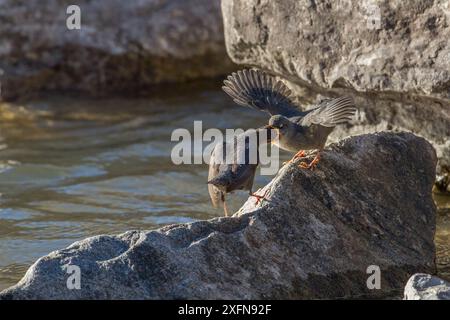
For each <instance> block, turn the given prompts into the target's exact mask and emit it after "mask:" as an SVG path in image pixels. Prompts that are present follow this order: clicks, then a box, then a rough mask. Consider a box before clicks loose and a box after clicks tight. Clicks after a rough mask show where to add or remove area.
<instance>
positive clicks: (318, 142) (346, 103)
mask: <svg viewBox="0 0 450 320" xmlns="http://www.w3.org/2000/svg"><path fill="white" fill-rule="evenodd" d="M222 89H223V90H224V91H225V92H226V93H227V94H228V95H229V96H230V97H231V98H233V100H234V102H236V103H237V104H239V105H242V106H246V107H251V108H254V109H257V110H260V111H264V112H267V113H269V114H270V115H271V118H270V119H269V125H268V126H267V128H274V129H276V130H277V133H278V139H277V141H278V142H277V145H278V146H279V147H280V148H281V149H284V150H287V151H291V152H297V153H296V154H295V156H294V158H293V159H296V158H299V157H303V156H304V155H305V152H304V150H313V149H317V150H318V152H317V153H316V156H315V158H314V160H313V161H311V163H309V164H306V163H305V162H302V163H300V166H301V167H303V168H311V169H313V168H314V167H315V166H316V165H317V163H318V162H319V159H320V152H321V151H322V149H323V148H324V146H325V143H326V141H327V138H328V135H329V134H330V133H331V131H333V129H334V127H335V126H337V125H339V124H343V123H346V122H348V121H349V120H351V119H352V117H353V116H354V114H355V113H356V108H355V105H354V102H353V100H352V99H351V98H349V97H340V98H336V99H328V100H325V101H322V102H321V103H319V105H317V106H316V107H315V108H313V109H310V110H307V111H301V110H299V109H297V106H296V105H295V104H294V103H293V102H292V100H291V98H290V94H291V91H290V90H289V89H288V88H287V87H286V85H285V84H284V83H283V82H281V81H277V80H276V79H275V78H274V77H272V76H269V75H268V74H267V73H265V72H263V71H261V70H241V71H238V72H235V73H232V74H231V75H230V76H228V79H227V80H225V81H224V86H223V87H222Z"/></svg>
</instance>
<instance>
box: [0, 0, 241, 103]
mask: <svg viewBox="0 0 450 320" xmlns="http://www.w3.org/2000/svg"><path fill="white" fill-rule="evenodd" d="M69 4H70V3H68V2H67V1H58V0H46V1H41V0H28V1H26V2H23V1H20V2H19V1H16V0H4V1H0V26H1V27H0V38H1V39H2V42H1V43H0V80H1V84H2V91H1V94H2V95H1V96H2V98H3V99H6V100H10V99H14V98H17V97H22V96H23V95H25V94H28V93H33V92H37V91H40V90H71V91H80V92H84V93H89V94H92V95H103V94H108V93H123V94H136V93H141V92H147V91H148V89H149V87H150V86H151V85H153V84H156V83H162V82H177V81H186V80H189V79H194V78H201V77H214V76H218V75H222V74H225V73H227V72H229V71H230V70H232V69H234V67H233V64H232V62H231V60H230V59H229V58H228V56H227V54H226V49H225V43H224V36H223V23H222V15H221V11H220V0H184V1H177V0H141V1H122V0H109V1H87V0H79V1H76V4H77V5H78V6H79V7H80V10H81V29H80V30H77V29H74V30H69V29H68V28H67V26H66V19H67V18H68V17H69V14H66V10H67V7H68V6H69ZM2 73H3V75H2Z"/></svg>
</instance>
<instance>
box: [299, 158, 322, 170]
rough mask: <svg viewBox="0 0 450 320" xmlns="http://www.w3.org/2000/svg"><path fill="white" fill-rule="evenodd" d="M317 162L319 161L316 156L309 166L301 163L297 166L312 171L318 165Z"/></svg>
mask: <svg viewBox="0 0 450 320" xmlns="http://www.w3.org/2000/svg"><path fill="white" fill-rule="evenodd" d="M319 160H320V156H319V155H316V156H315V158H314V159H313V160H312V161H311V162H310V163H309V164H308V163H306V162H304V161H302V162H300V164H299V165H298V166H299V167H300V168H303V169H310V170H311V171H312V170H314V169H315V168H316V166H317V164H318V163H319Z"/></svg>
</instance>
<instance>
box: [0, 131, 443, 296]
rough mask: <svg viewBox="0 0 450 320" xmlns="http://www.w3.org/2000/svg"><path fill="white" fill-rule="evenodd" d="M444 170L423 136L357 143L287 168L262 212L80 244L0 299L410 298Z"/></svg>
mask: <svg viewBox="0 0 450 320" xmlns="http://www.w3.org/2000/svg"><path fill="white" fill-rule="evenodd" d="M311 159H312V156H310V160H311ZM435 167H436V155H435V151H434V149H433V148H432V146H431V145H430V144H429V143H428V142H426V140H425V139H423V138H419V137H417V136H415V135H413V134H410V133H400V134H393V133H379V134H372V135H362V136H357V137H353V138H349V139H346V140H344V141H342V142H341V143H339V144H335V145H331V146H330V148H328V149H327V150H325V151H324V152H323V157H322V160H321V162H320V163H319V166H318V167H317V169H316V170H315V171H310V170H304V169H299V168H298V167H297V165H296V164H295V163H293V164H290V165H287V166H286V167H284V168H283V169H281V171H280V172H279V174H278V175H277V176H276V177H275V178H274V179H273V180H272V181H271V182H270V183H269V184H268V185H267V186H265V187H264V188H263V190H261V191H260V192H264V191H265V190H269V192H268V194H267V197H268V201H264V202H263V203H262V204H260V205H257V206H256V205H255V200H254V198H250V199H249V200H248V201H247V202H246V203H245V204H244V206H243V207H242V208H241V209H240V210H239V211H238V212H237V213H235V214H234V216H232V217H228V218H216V219H212V220H208V221H198V222H194V223H190V224H177V225H171V226H167V227H164V228H161V229H158V230H155V231H146V232H144V231H129V232H126V233H124V234H121V235H117V236H110V235H101V236H96V237H92V238H88V239H85V240H82V241H79V242H76V243H74V244H72V245H71V246H69V247H68V248H66V249H63V250H59V251H54V252H52V253H50V254H49V255H48V256H45V257H43V258H41V259H39V260H38V261H37V262H36V263H35V264H34V265H33V266H31V267H30V269H29V270H28V272H27V273H26V275H25V276H24V278H23V279H22V280H21V281H20V282H19V283H18V284H17V285H16V286H13V287H11V288H9V289H7V290H4V291H3V292H2V293H0V299H56V298H58V299H78V298H84V299H161V298H162V299H187V298H189V299H212V298H221V299H262V298H274V299H281V298H287V299H298V298H345V297H375V296H376V297H380V296H383V297H385V296H386V295H391V294H395V293H397V294H398V296H401V294H402V291H403V287H404V284H405V282H406V280H407V279H408V278H409V276H410V275H411V274H413V273H416V272H427V273H433V272H435V265H434V258H435V254H434V252H435V249H434V242H433V238H434V232H435V211H436V208H435V205H434V202H433V200H432V197H431V188H432V184H433V181H434V174H435ZM399 199H401V201H399ZM69 265H76V266H79V267H80V270H81V289H80V290H76V289H73V290H69V289H67V286H66V283H67V280H68V279H69V274H67V273H66V271H65V270H66V268H67V267H68V266H69ZM369 265H377V266H379V267H380V269H381V289H380V290H376V289H374V290H369V289H368V288H367V278H368V277H369V275H368V274H367V273H366V271H367V268H368V266H369Z"/></svg>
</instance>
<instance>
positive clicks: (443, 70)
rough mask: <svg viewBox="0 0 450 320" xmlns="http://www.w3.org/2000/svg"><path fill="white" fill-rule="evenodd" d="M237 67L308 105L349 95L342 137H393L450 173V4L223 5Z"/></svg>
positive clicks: (236, 1)
mask: <svg viewBox="0 0 450 320" xmlns="http://www.w3.org/2000/svg"><path fill="white" fill-rule="evenodd" d="M222 12H223V16H224V23H225V39H226V44H227V49H228V52H229V55H230V57H231V58H232V59H233V61H234V62H236V63H239V64H246V65H252V66H257V67H260V68H263V69H266V70H268V71H270V72H272V73H274V74H277V75H279V76H281V77H282V78H284V79H288V80H290V82H291V87H292V88H293V89H294V91H295V92H296V93H297V94H298V96H299V102H301V103H302V104H303V105H305V104H308V103H315V102H317V101H318V100H320V99H321V98H323V97H324V96H336V95H339V94H351V95H353V96H354V97H355V101H356V103H357V104H358V106H359V107H360V108H361V111H362V112H361V115H360V121H358V122H356V123H355V126H353V127H351V128H347V129H345V130H344V132H343V131H341V132H339V131H336V133H335V135H334V137H335V138H338V136H339V135H342V134H345V135H346V134H348V133H351V134H355V133H367V132H374V131H377V130H385V129H396V130H404V131H411V132H414V133H416V134H418V135H421V136H423V137H425V138H426V139H428V140H429V141H430V142H431V143H433V145H434V147H435V148H436V150H437V154H438V158H439V170H440V171H441V169H443V171H446V170H448V171H450V139H449V137H450V42H449V41H448V39H450V3H449V1H447V0H435V1H433V0H430V1H419V0H417V1H416V0H414V1H402V0H393V1H376V0H362V1H360V0H337V1H335V0H317V1H309V0H285V1H270V0H222Z"/></svg>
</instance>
